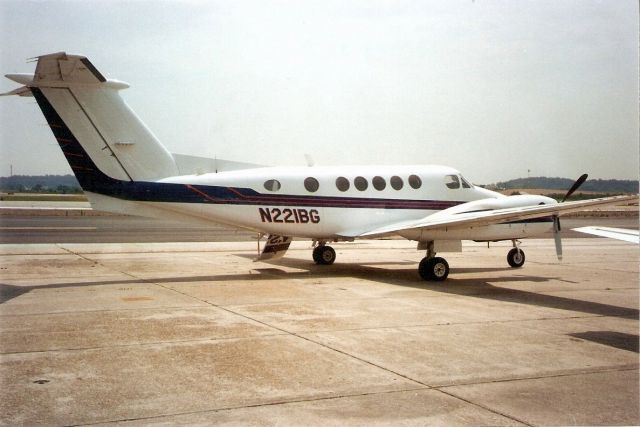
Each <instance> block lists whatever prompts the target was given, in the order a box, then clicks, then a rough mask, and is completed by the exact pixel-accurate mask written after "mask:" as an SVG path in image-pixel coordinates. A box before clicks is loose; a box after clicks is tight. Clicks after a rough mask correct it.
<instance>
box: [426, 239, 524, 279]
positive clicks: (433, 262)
mask: <svg viewBox="0 0 640 427" xmlns="http://www.w3.org/2000/svg"><path fill="white" fill-rule="evenodd" d="M426 245H427V256H426V257H424V258H422V261H420V265H419V266H418V273H420V277H422V279H424V280H428V281H431V282H442V281H443V280H445V279H446V278H447V277H448V276H449V263H447V260H445V259H444V258H441V257H437V256H436V251H435V250H434V244H433V242H426ZM519 246H520V242H519V241H517V240H513V249H511V250H510V251H509V253H508V254H507V262H508V263H509V265H510V266H511V267H513V268H520V267H522V266H523V265H524V260H525V256H524V251H523V250H522V249H520V247H519Z"/></svg>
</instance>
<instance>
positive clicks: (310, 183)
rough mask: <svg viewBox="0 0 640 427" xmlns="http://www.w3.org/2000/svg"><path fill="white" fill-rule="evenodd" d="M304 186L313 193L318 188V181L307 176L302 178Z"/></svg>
mask: <svg viewBox="0 0 640 427" xmlns="http://www.w3.org/2000/svg"><path fill="white" fill-rule="evenodd" d="M304 188H306V189H307V191H308V192H310V193H315V192H316V191H318V188H320V183H319V182H318V180H317V179H315V178H313V177H309V178H306V179H305V180H304Z"/></svg>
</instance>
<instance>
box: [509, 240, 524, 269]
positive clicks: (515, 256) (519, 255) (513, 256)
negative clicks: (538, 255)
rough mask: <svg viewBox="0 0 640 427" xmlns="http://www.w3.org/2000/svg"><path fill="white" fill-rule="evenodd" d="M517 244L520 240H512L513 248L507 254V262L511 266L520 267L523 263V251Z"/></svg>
mask: <svg viewBox="0 0 640 427" xmlns="http://www.w3.org/2000/svg"><path fill="white" fill-rule="evenodd" d="M519 245H520V242H518V241H517V240H513V249H511V250H510V251H509V253H508V254H507V262H508V263H509V265H510V266H511V267H513V268H520V267H522V266H523V265H524V252H523V251H522V249H520V247H519Z"/></svg>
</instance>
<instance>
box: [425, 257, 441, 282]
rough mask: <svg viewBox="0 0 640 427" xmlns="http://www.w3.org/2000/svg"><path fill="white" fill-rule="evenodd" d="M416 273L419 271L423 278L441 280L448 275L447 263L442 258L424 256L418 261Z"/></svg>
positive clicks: (433, 280) (434, 280)
mask: <svg viewBox="0 0 640 427" xmlns="http://www.w3.org/2000/svg"><path fill="white" fill-rule="evenodd" d="M418 273H420V277H422V279H424V280H428V281H432V282H442V281H443V280H446V278H447V277H448V276H449V263H448V262H447V260H446V259H444V258H440V257H435V258H426V257H425V258H422V261H420V265H419V266H418Z"/></svg>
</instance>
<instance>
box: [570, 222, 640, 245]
mask: <svg viewBox="0 0 640 427" xmlns="http://www.w3.org/2000/svg"><path fill="white" fill-rule="evenodd" d="M572 230H573V231H579V232H580V233H587V234H593V235H595V236H601V237H608V238H610V239H617V240H624V241H625V242H630V243H635V244H636V245H637V244H638V243H640V235H639V234H640V233H639V232H638V230H630V229H628V228H612V227H595V226H590V227H579V228H573V229H572Z"/></svg>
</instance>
